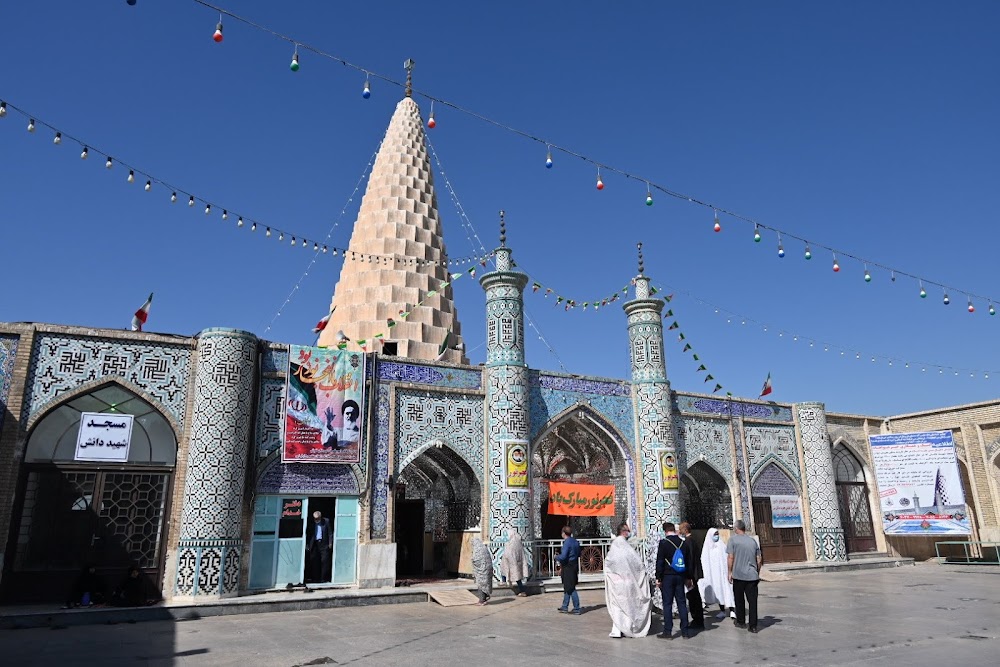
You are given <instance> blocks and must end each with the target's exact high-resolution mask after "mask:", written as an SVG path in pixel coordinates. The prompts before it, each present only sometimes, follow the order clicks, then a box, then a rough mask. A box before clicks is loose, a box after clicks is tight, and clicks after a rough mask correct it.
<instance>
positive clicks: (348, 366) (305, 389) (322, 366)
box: [281, 345, 365, 463]
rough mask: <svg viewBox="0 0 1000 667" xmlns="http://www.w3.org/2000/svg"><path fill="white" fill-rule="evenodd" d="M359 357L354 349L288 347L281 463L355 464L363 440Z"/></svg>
mask: <svg viewBox="0 0 1000 667" xmlns="http://www.w3.org/2000/svg"><path fill="white" fill-rule="evenodd" d="M364 387H365V358H364V355H363V354H361V353H360V352H353V351H348V350H340V349H327V348H318V347H300V346H297V345H291V346H289V354H288V379H287V382H286V385H285V432H284V435H283V438H282V447H281V460H282V461H283V462H285V463H358V462H359V461H360V460H361V450H362V446H363V444H364V428H363V424H364V423H365V422H364V418H363V415H364V407H365V401H364Z"/></svg>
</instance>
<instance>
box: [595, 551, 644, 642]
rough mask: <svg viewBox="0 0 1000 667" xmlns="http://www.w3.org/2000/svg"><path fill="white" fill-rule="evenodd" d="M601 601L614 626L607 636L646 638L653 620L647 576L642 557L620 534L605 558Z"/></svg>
mask: <svg viewBox="0 0 1000 667" xmlns="http://www.w3.org/2000/svg"><path fill="white" fill-rule="evenodd" d="M604 598H605V600H606V602H607V606H608V613H609V614H610V615H611V622H612V623H613V627H612V628H611V634H610V635H608V636H610V637H645V636H646V633H648V632H649V624H650V620H651V618H652V600H651V599H650V590H649V575H647V574H646V566H645V564H644V563H643V562H642V558H641V557H640V556H639V554H638V553H636V551H635V549H633V548H632V547H631V546H629V543H628V542H627V541H626V540H625V538H624V537H622V536H620V535H619V536H618V537H616V538H615V539H614V541H612V542H611V547H610V548H609V549H608V555H607V556H605V558H604Z"/></svg>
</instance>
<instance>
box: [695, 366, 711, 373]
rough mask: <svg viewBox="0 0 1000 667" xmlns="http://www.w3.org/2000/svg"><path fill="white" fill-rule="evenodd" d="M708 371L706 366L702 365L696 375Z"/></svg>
mask: <svg viewBox="0 0 1000 667" xmlns="http://www.w3.org/2000/svg"><path fill="white" fill-rule="evenodd" d="M707 370H708V369H707V368H705V364H702V365H700V366H698V370H696V371H695V373H700V372H701V371H707Z"/></svg>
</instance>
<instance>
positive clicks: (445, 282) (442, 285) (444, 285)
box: [438, 280, 451, 290]
mask: <svg viewBox="0 0 1000 667" xmlns="http://www.w3.org/2000/svg"><path fill="white" fill-rule="evenodd" d="M450 284H451V283H450V282H448V281H447V280H446V281H444V282H443V283H441V284H440V285H438V289H439V290H442V289H444V288H445V287H447V286H448V285H450Z"/></svg>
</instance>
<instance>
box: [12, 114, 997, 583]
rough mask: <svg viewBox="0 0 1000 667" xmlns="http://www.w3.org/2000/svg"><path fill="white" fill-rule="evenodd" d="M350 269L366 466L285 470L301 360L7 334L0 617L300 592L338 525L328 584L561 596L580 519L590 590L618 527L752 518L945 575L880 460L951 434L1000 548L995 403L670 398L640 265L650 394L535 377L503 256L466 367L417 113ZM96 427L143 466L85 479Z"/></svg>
mask: <svg viewBox="0 0 1000 667" xmlns="http://www.w3.org/2000/svg"><path fill="white" fill-rule="evenodd" d="M349 251H350V252H351V254H352V258H348V259H347V260H346V261H345V262H344V268H343V269H342V272H341V276H340V280H339V282H338V285H337V288H336V290H335V292H334V298H333V301H332V304H331V310H332V316H331V322H330V324H329V325H328V326H327V328H326V329H325V330H324V332H323V335H322V337H321V344H324V345H328V346H331V347H337V346H341V345H342V346H345V347H346V349H347V354H349V355H350V356H351V363H353V364H355V366H356V367H359V368H363V369H364V391H363V395H364V400H363V401H362V403H363V405H361V424H362V425H361V430H362V436H361V438H360V442H359V452H358V457H357V462H354V463H295V462H291V463H289V462H283V461H282V456H281V450H282V442H283V440H282V439H283V432H284V428H285V426H284V424H285V415H286V410H287V406H288V403H289V401H290V400H291V398H290V397H289V396H288V395H286V391H287V389H286V387H287V385H288V377H287V376H288V373H289V368H290V355H291V354H292V353H293V352H294V351H295V349H297V348H295V347H294V346H290V345H287V344H284V343H280V342H273V341H267V340H263V339H260V338H258V337H257V336H255V335H254V334H252V333H249V332H246V331H239V330H234V329H224V328H215V329H207V330H205V331H202V332H201V333H199V334H198V335H196V336H193V337H187V336H174V335H166V334H158V333H143V332H125V331H121V330H110V329H91V328H85V327H76V326H67V325H58V324H35V323H10V324H0V407H2V411H0V562H2V578H0V603H15V602H26V601H32V600H44V599H48V600H58V599H60V597H59V596H63V595H65V591H66V590H68V588H69V586H70V583H71V581H72V578H73V577H74V576H75V575H76V573H77V572H78V571H79V570H80V568H81V567H82V566H84V565H86V564H94V565H96V566H97V567H98V568H99V569H101V570H102V571H106V572H109V573H113V572H116V571H124V568H126V567H128V566H129V565H130V564H136V565H138V566H139V567H140V568H141V569H142V571H143V573H144V575H145V576H146V577H147V578H148V580H149V581H150V582H152V583H153V585H154V586H155V587H158V588H159V590H160V591H161V594H162V595H163V597H166V598H176V599H183V598H189V597H192V598H194V597H201V598H203V597H206V596H207V597H213V596H214V597H228V596H235V595H240V594H244V593H248V592H252V591H260V590H272V589H283V588H286V587H288V586H293V587H294V586H297V585H299V584H301V583H302V582H303V581H304V580H305V577H306V570H307V567H308V563H307V562H306V556H305V543H306V541H307V537H308V534H307V533H308V531H309V530H310V528H311V526H310V524H309V517H310V516H311V514H312V513H313V512H314V511H321V512H322V513H323V515H324V516H325V517H327V518H328V519H329V521H330V524H331V535H332V537H331V545H330V558H329V560H330V562H329V564H328V565H327V571H326V573H325V574H324V575H322V577H321V581H322V584H323V585H331V586H356V587H359V588H375V587H383V586H392V585H394V584H395V583H398V582H400V581H402V580H405V579H419V578H423V577H427V576H453V575H454V574H456V573H459V574H461V573H467V572H469V571H470V566H469V562H468V558H469V544H468V543H469V541H470V540H471V538H472V537H473V536H482V537H483V539H484V541H486V542H487V544H488V545H489V547H490V549H491V551H492V553H493V554H494V556H495V557H496V558H497V559H499V553H500V552H501V551H502V549H503V545H504V543H505V542H506V540H507V539H508V538H509V536H510V535H511V534H512V532H514V531H517V532H519V533H520V534H521V535H522V536H523V537H524V538H525V543H526V545H527V547H528V549H529V550H530V553H531V557H532V562H533V568H534V570H535V572H536V573H537V574H538V575H539V576H546V575H548V574H551V573H553V563H552V549H553V548H554V545H555V543H556V542H555V541H556V540H557V539H558V537H559V535H558V533H559V529H560V527H561V526H562V525H563V524H564V523H565V522H567V521H569V522H570V523H571V525H573V526H574V528H575V529H576V531H577V535H579V536H580V537H581V538H582V541H583V543H584V556H583V558H582V560H583V566H584V570H585V571H586V570H587V569H590V570H592V571H599V570H600V567H601V564H602V559H603V555H604V553H605V549H606V546H607V543H608V542H609V541H610V537H611V535H612V534H613V531H614V529H615V527H616V526H617V524H619V523H620V522H623V521H625V522H628V523H629V524H630V525H632V526H633V528H634V529H635V530H636V531H637V532H638V533H639V535H640V537H646V536H649V535H655V534H657V531H658V530H659V526H660V525H661V524H662V523H663V522H664V521H674V522H677V521H680V520H688V521H690V522H691V523H692V524H693V525H694V527H695V529H696V530H704V529H707V528H709V527H714V526H728V525H731V524H732V522H733V521H734V520H736V519H743V520H744V521H746V523H747V524H748V525H749V526H751V527H752V532H753V533H754V534H756V535H757V536H758V538H759V539H760V542H761V545H762V549H763V551H764V558H765V561H767V562H788V561H813V562H840V561H845V560H847V559H853V558H859V557H863V556H865V555H868V554H886V555H914V556H918V557H929V556H933V555H934V554H933V542H934V541H933V540H932V539H930V538H925V537H909V536H907V537H896V536H888V537H887V536H886V535H885V533H884V532H883V529H882V520H881V509H880V502H879V499H880V490H879V487H878V483H877V481H876V479H875V475H874V462H873V456H872V448H871V446H870V444H869V436H871V435H878V434H886V433H905V432H915V431H925V430H946V431H951V432H952V433H953V437H954V441H955V446H956V451H957V456H958V459H959V469H960V472H961V475H962V486H963V490H964V492H965V498H966V503H967V505H968V507H969V513H970V518H971V525H972V535H971V536H970V537H969V538H963V539H970V540H997V539H1000V516H998V508H1000V401H991V402H987V403H983V404H977V405H969V406H959V407H954V408H946V409H941V410H935V411H928V412H923V413H918V414H908V415H901V416H895V417H888V418H886V417H876V416H865V415H848V414H837V413H831V412H827V411H826V410H825V408H824V405H823V404H822V403H819V402H801V403H793V404H787V403H775V402H765V401H759V400H746V399H740V398H734V397H725V398H723V397H719V396H713V395H705V394H698V393H687V392H683V391H675V390H673V389H672V388H671V386H670V382H669V379H668V375H667V366H666V358H665V353H664V339H663V323H662V322H663V320H662V310H663V309H664V306H665V304H664V301H663V300H662V299H661V298H657V296H656V294H655V291H654V290H653V289H652V288H651V287H650V279H649V277H648V276H646V275H644V270H643V267H642V265H641V263H640V267H639V272H638V275H637V276H636V278H635V280H634V281H633V290H632V293H631V294H630V295H629V298H628V300H627V301H626V302H625V303H624V306H623V309H624V317H623V321H622V326H623V336H622V343H623V344H625V343H627V344H628V345H629V350H630V359H631V376H630V377H628V378H600V377H589V376H580V375H572V374H566V373H556V372H551V371H545V370H538V369H534V368H532V367H530V366H529V365H528V363H527V359H526V358H525V348H524V309H523V292H524V289H525V287H526V285H527V282H528V278H527V276H526V275H525V274H523V273H521V272H520V271H519V270H518V269H517V266H516V263H515V262H514V261H513V257H514V251H515V249H513V248H510V247H508V246H507V245H506V242H505V239H503V237H502V236H501V242H500V245H499V247H498V248H497V249H496V250H495V251H494V252H493V253H492V256H491V260H492V262H493V264H494V266H495V268H491V269H489V270H486V272H485V273H484V274H483V275H481V276H480V277H479V282H480V285H481V286H482V288H483V290H484V294H485V304H486V308H485V313H486V319H487V328H486V329H487V358H486V362H485V363H484V364H482V365H478V366H473V365H469V364H468V361H467V359H466V358H465V353H464V346H463V345H462V342H461V335H460V330H459V327H458V317H457V313H456V312H455V308H454V304H453V302H452V296H451V291H450V285H445V286H444V287H441V284H442V283H448V282H449V274H448V268H447V267H448V264H447V262H448V257H447V252H446V249H445V245H444V241H443V237H442V232H441V227H440V221H439V219H438V211H437V202H436V197H435V195H434V189H433V178H432V175H431V170H430V167H429V163H428V159H427V151H426V148H425V146H424V138H423V129H422V123H421V120H420V115H419V110H418V109H417V106H416V104H415V103H414V102H413V101H412V99H410V98H409V97H407V98H405V99H404V100H403V101H401V102H400V104H399V106H398V107H397V109H396V112H395V114H394V115H393V118H392V121H391V122H390V125H389V130H388V131H387V134H386V139H385V141H384V142H383V145H382V148H381V149H380V153H379V156H378V158H377V160H376V164H375V167H374V168H373V171H372V175H371V177H370V180H369V184H368V189H367V191H366V194H365V198H364V200H363V202H362V205H361V212H360V213H359V218H358V221H357V223H356V225H355V228H354V234H353V236H352V239H351V245H350V247H349ZM403 313H405V314H406V315H405V317H402V316H401V314H403ZM393 319H395V320H398V321H396V322H394V324H393V325H388V327H389V328H386V327H387V324H386V323H387V322H388V321H389V320H393ZM380 333H382V334H384V335H382V336H379V335H378V334H380ZM360 340H365V341H378V342H377V344H376V343H374V342H371V343H369V344H368V345H366V347H365V348H364V349H362V347H361V346H360V345H359V341H360ZM95 413H98V414H106V415H109V419H110V418H111V417H114V416H122V415H124V416H126V417H127V418H128V420H129V421H130V423H131V424H132V426H131V444H130V446H129V447H128V455H127V459H124V460H93V459H88V458H87V457H81V456H80V433H81V429H82V428H83V424H82V421H83V419H84V418H83V415H84V414H87V415H93V414H95ZM91 421H92V420H91ZM111 421H113V420H111ZM90 426H93V425H92V424H90ZM553 482H556V483H558V482H563V483H574V484H580V483H586V484H594V485H603V487H604V488H609V487H613V492H612V493H613V508H614V510H613V515H612V516H607V515H605V516H585V517H569V518H567V517H564V516H559V515H553V514H550V513H549V512H548V507H549V504H550V501H553V499H552V498H550V497H549V493H550V491H549V489H550V483H553ZM776 497H783V498H789V497H794V498H797V499H798V503H799V504H800V507H801V522H800V524H801V525H800V526H796V527H788V528H775V527H774V526H773V523H774V522H773V521H772V519H773V517H772V514H773V509H774V508H773V507H772V504H771V503H772V500H771V499H772V498H776Z"/></svg>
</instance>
